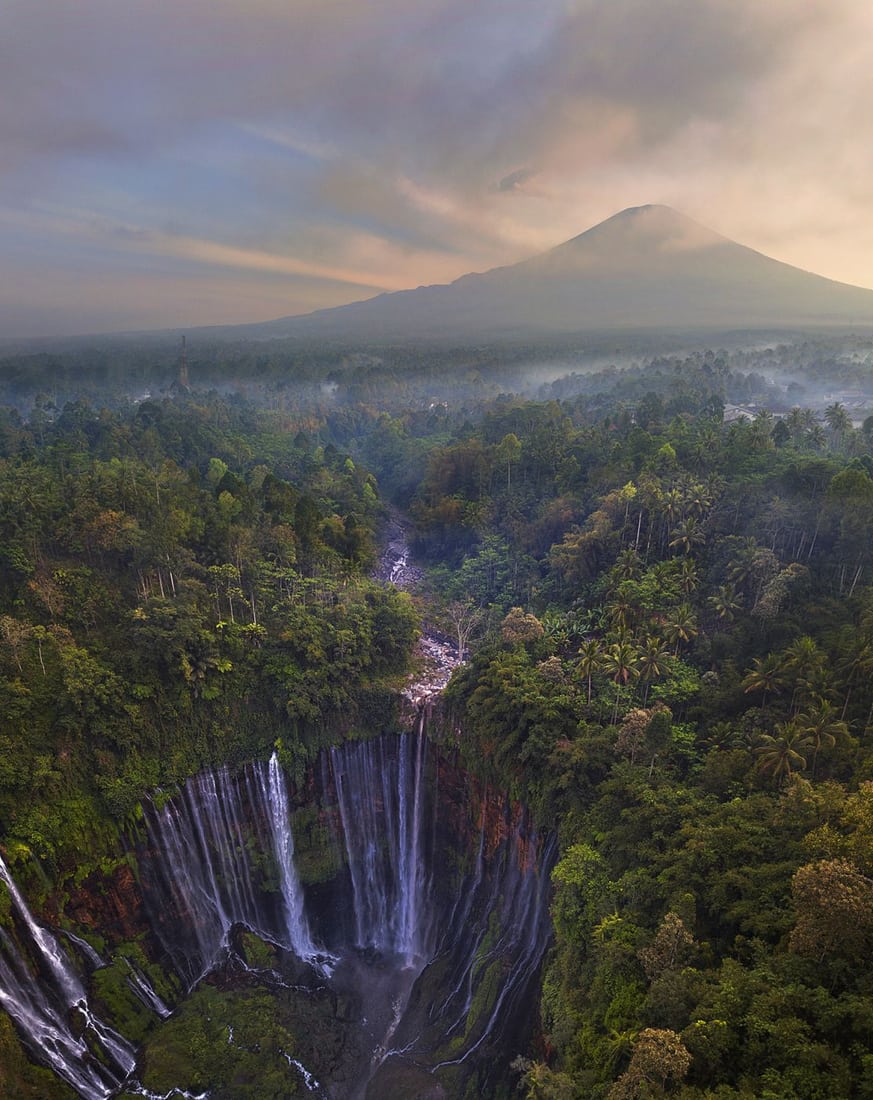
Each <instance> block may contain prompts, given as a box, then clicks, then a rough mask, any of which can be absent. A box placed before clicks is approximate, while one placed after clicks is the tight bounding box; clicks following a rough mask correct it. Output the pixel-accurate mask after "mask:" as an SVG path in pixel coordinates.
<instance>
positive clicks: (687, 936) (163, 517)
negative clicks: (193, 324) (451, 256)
mask: <svg viewBox="0 0 873 1100" xmlns="http://www.w3.org/2000/svg"><path fill="white" fill-rule="evenodd" d="M822 354H823V353H822V351H821V348H820V347H816V348H811V347H810V346H809V345H803V346H799V347H797V348H796V360H795V361H794V362H792V358H791V351H790V349H786V348H783V349H777V350H772V351H770V352H768V353H766V355H767V356H769V361H770V363H771V365H772V364H773V363H774V362H775V361H776V360H777V359H778V361H779V363H780V369H782V370H783V371H784V375H783V376H782V380H781V381H780V382H774V380H773V377H772V376H768V377H765V376H764V375H763V374H760V373H757V370H756V368H757V367H758V366H759V365H760V363H761V360H762V357H766V356H764V353H758V352H750V353H736V354H734V355H733V356H732V357H725V356H716V355H714V354H713V353H708V354H706V355H704V354H699V355H693V356H689V357H686V358H684V359H678V358H677V359H672V360H660V361H655V362H651V363H648V364H646V365H637V366H634V367H633V368H632V369H630V370H627V371H619V370H615V369H611V370H610V369H607V370H605V371H601V372H599V373H597V374H594V373H589V374H586V375H584V376H582V375H580V376H578V377H576V376H572V377H570V376H568V377H566V378H563V379H560V380H557V381H554V382H553V383H548V387H549V388H548V391H547V392H544V393H543V394H542V395H541V396H542V397H543V398H544V399H543V400H530V399H528V398H525V397H521V396H517V395H513V394H511V393H503V394H500V395H498V394H496V393H495V392H494V389H495V386H494V382H493V378H490V377H489V376H488V375H487V374H486V375H485V376H483V375H482V374H480V373H479V367H480V366H481V357H479V358H476V357H473V361H471V363H469V364H468V365H467V366H466V367H461V366H458V365H457V364H455V365H454V366H453V367H452V370H453V372H454V373H453V374H452V376H451V378H452V380H451V385H452V387H454V390H453V392H454V399H453V398H452V397H451V396H449V395H448V394H447V395H445V400H443V394H441V393H438V394H436V396H429V395H430V394H432V391H433V390H434V388H435V387H436V386H437V384H438V377H437V372H431V370H430V367H429V366H427V365H425V367H423V369H422V374H421V376H416V374H415V372H414V370H413V369H412V368H411V367H409V369H408V370H406V369H405V370H403V371H400V370H399V369H398V372H397V374H396V375H393V374H392V373H391V371H392V369H393V368H391V367H390V366H386V365H385V364H384V363H381V362H379V363H363V362H358V363H357V364H355V365H354V366H352V367H349V369H348V373H347V374H345V375H344V376H343V377H342V379H340V380H339V381H336V380H334V381H331V382H330V384H329V387H328V388H327V389H325V388H324V386H322V384H321V383H316V382H313V390H312V393H311V394H310V395H309V398H308V399H306V400H304V399H303V397H301V396H300V395H298V397H297V398H295V399H294V400H293V401H292V400H290V399H289V400H288V401H285V400H283V399H281V398H280V397H278V396H277V397H275V399H274V400H271V401H269V402H268V404H270V405H271V406H272V408H271V409H270V410H269V411H263V410H261V411H259V410H257V409H256V408H254V406H252V405H249V404H248V403H247V402H246V401H245V400H243V399H241V398H239V397H229V398H228V397H219V396H217V395H215V394H211V395H203V394H198V393H195V394H193V395H177V396H175V397H170V396H167V397H164V398H162V399H160V400H147V401H142V402H139V403H138V404H125V403H122V404H119V405H118V406H117V407H116V408H113V409H106V408H101V407H99V406H98V405H96V404H95V405H89V404H87V403H85V402H72V403H68V404H66V405H64V406H62V407H61V408H58V407H57V406H56V405H54V404H52V403H51V402H49V401H47V400H40V401H39V402H37V403H36V405H34V406H33V408H32V410H30V411H29V412H28V415H27V416H26V418H25V417H22V416H21V415H19V413H17V412H15V411H13V410H11V409H9V410H6V411H5V412H3V414H2V420H0V456H2V457H0V555H2V569H0V583H2V588H0V691H2V696H3V703H2V705H3V710H4V721H3V724H2V753H0V828H2V844H3V848H4V852H5V854H6V856H7V861H8V862H10V863H11V864H12V865H19V866H20V867H21V868H22V871H23V872H25V871H26V869H28V868H30V869H32V867H33V862H34V857H35V858H36V860H38V861H39V864H40V866H41V867H42V868H43V869H44V870H45V872H46V875H47V876H48V877H53V876H54V877H55V879H56V882H57V881H67V880H71V879H72V878H73V877H74V876H75V873H76V852H77V849H81V848H83V847H84V848H87V850H88V851H89V852H91V853H93V852H95V851H96V847H98V846H99V845H97V844H95V839H94V838H95V836H99V834H100V832H101V831H106V832H107V833H110V832H113V830H115V829H116V827H117V822H118V821H119V820H121V819H123V818H124V817H125V815H133V816H135V815H136V812H137V809H136V808H137V805H138V802H139V800H140V799H141V798H142V797H143V796H144V795H145V794H146V793H147V792H148V791H150V790H153V789H155V788H156V787H160V786H167V787H170V786H172V785H173V784H174V783H177V782H180V781H182V780H184V779H185V778H186V777H187V776H189V775H191V774H193V773H194V772H196V771H197V770H198V769H199V768H201V767H202V766H204V765H207V764H211V763H216V762H224V761H231V762H236V761H243V760H246V759H251V758H260V759H264V758H265V757H266V756H267V755H269V753H270V752H271V751H272V749H273V747H274V745H276V744H277V743H278V744H279V745H280V749H281V755H282V759H283V762H284V763H285V765H286V767H287V768H288V769H289V770H290V771H292V773H295V774H298V775H302V773H303V770H304V769H305V767H306V765H307V763H308V762H309V761H311V760H312V759H313V758H314V756H315V754H316V753H317V751H318V750H319V748H321V747H323V746H324V745H326V744H329V743H331V742H332V741H336V740H338V739H341V738H345V737H349V736H352V737H354V736H359V735H360V734H362V733H363V732H370V733H372V732H374V731H378V730H381V729H384V728H385V725H386V722H389V723H390V720H391V719H390V715H391V713H392V708H393V707H394V706H395V704H396V699H397V692H398V691H399V688H400V687H401V686H402V683H403V681H404V677H405V675H406V673H407V671H408V669H409V666H410V654H411V649H412V643H413V640H414V637H415V634H416V631H417V624H418V613H417V612H416V610H415V608H414V607H413V604H412V601H411V600H410V599H409V597H408V596H406V595H405V594H402V593H398V592H396V591H394V590H393V589H391V588H390V587H385V586H382V585H379V584H377V583H375V582H373V581H371V580H370V579H369V576H370V573H371V570H372V567H373V563H374V556H375V552H376V547H377V542H378V524H379V520H380V516H381V515H382V510H383V508H384V502H385V499H386V498H390V499H391V500H392V501H393V502H394V504H396V505H399V506H400V507H402V508H403V509H404V510H405V511H406V513H407V514H408V516H409V517H410V523H411V524H412V531H413V535H414V543H415V550H416V552H417V554H418V558H419V561H420V562H421V563H422V565H423V566H424V567H425V569H426V580H425V592H426V602H425V604H424V614H425V615H426V617H427V618H428V619H429V620H430V621H431V623H433V624H435V625H436V626H438V627H440V628H441V629H442V630H443V631H444V632H445V633H446V634H447V635H449V636H455V637H458V638H459V639H461V640H462V641H463V642H464V643H465V644H466V646H467V648H468V649H469V651H470V654H471V656H470V660H469V661H468V663H467V664H466V666H465V667H463V668H462V669H461V670H459V672H457V673H456V674H455V677H454V678H453V681H452V683H451V684H450V686H449V688H448V690H447V692H446V697H445V706H444V708H443V709H444V714H443V719H442V721H441V724H440V728H439V731H438V732H436V733H435V736H438V737H439V738H440V739H441V740H442V741H443V743H444V745H445V747H446V750H447V751H449V752H452V753H457V754H458V756H459V758H460V760H461V762H462V763H463V764H464V765H466V767H467V768H468V769H469V771H471V772H472V773H474V774H475V775H476V776H477V777H479V779H480V780H483V781H484V782H485V783H487V784H489V785H491V786H492V787H493V788H494V789H497V790H506V791H508V792H509V794H510V796H511V797H512V798H513V799H517V800H520V801H521V802H524V803H525V804H527V805H528V806H529V807H530V808H531V809H532V811H533V812H534V814H535V816H536V819H537V822H538V824H539V825H540V826H542V827H545V828H548V829H551V830H554V831H556V833H557V836H558V840H559V845H560V856H559V860H558V863H557V866H556V868H555V871H554V874H553V888H554V895H553V903H552V918H553V926H554V943H553V945H552V948H551V953H550V955H549V957H548V962H547V966H546V971H545V975H544V980H543V989H542V1001H541V1005H540V1027H539V1032H540V1037H539V1040H538V1042H537V1043H536V1044H535V1046H534V1047H533V1048H532V1049H529V1050H524V1051H517V1052H516V1053H517V1055H518V1058H517V1060H516V1062H515V1069H516V1071H517V1079H518V1082H519V1087H520V1090H521V1091H520V1095H527V1096H528V1097H529V1098H531V1100H533V1098H537V1100H547V1098H549V1100H552V1098H554V1100H558V1098H560V1100H565V1098H566V1100H569V1098H581V1097H586V1098H587V1097H594V1098H597V1097H601V1098H608V1100H622V1098H625V1097H627V1098H633V1097H638V1098H645V1097H655V1096H662V1095H667V1094H669V1095H675V1096H678V1097H682V1098H684V1100H703V1098H712V1100H714V1098H719V1100H729V1098H731V1097H736V1098H740V1097H742V1098H747V1100H752V1098H765V1097H766V1098H770V1100H828V1098H830V1100H832V1098H835V1097H865V1096H873V977H871V975H870V970H869V966H868V964H867V960H868V958H869V953H870V950H871V948H873V746H871V741H870V737H871V729H873V675H871V674H873V539H871V534H873V454H871V442H873V418H871V419H863V417H855V418H854V419H853V417H852V416H851V415H850V413H849V412H848V411H847V408H846V407H845V404H844V403H843V402H842V401H840V400H837V399H833V400H831V401H830V402H829V403H828V404H826V405H824V406H822V411H821V413H818V412H817V411H815V410H814V409H813V408H808V407H805V406H804V405H803V403H802V402H801V403H798V402H797V401H796V400H794V399H795V398H799V397H801V396H802V394H803V387H804V386H810V387H811V381H812V379H813V378H814V375H815V372H814V370H813V369H812V368H811V363H813V362H815V363H821V361H822ZM792 372H793V373H792ZM792 378H794V379H795V381H791V379H792ZM832 378H834V379H839V381H840V384H841V385H843V386H848V385H853V386H857V385H862V384H866V383H865V381H864V380H865V378H866V374H865V366H864V361H863V358H862V357H861V358H859V356H858V355H856V354H854V351H853V353H852V355H851V356H850V357H848V358H846V357H843V358H842V359H840V358H839V357H838V356H837V355H836V353H835V357H834V370H833V372H832ZM796 379H800V380H801V382H802V383H803V385H801V384H800V383H799V382H797V381H796ZM389 382H391V389H390V391H387V392H386V394H385V398H384V400H382V399H381V398H380V388H381V387H383V386H386V385H388V383H389ZM325 385H327V383H325ZM792 387H793V389H792ZM437 397H438V398H439V399H436V398H437ZM741 400H746V401H754V402H755V403H756V405H757V411H754V412H750V413H749V414H748V415H746V416H738V417H735V418H734V419H732V420H731V421H730V422H727V421H726V420H725V417H724V409H725V402H726V401H731V402H737V401H741ZM773 410H775V412H774V411H773ZM27 873H32V870H31V871H27ZM45 889H46V892H47V893H48V891H49V886H48V885H46V888H45ZM9 1042H11V1038H10V1039H9ZM7 1045H8V1044H7ZM10 1059H13V1055H12V1054H9V1055H8V1056H6V1055H4V1060H5V1062H4V1064H5V1063H8V1064H10V1065H11V1064H12V1062H11V1061H10ZM33 1095H38V1093H33ZM240 1095H247V1094H245V1093H240Z"/></svg>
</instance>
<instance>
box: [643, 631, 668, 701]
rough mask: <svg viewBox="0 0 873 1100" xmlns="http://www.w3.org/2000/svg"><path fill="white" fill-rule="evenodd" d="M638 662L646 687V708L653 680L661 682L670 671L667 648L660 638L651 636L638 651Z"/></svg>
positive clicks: (644, 694) (644, 697)
mask: <svg viewBox="0 0 873 1100" xmlns="http://www.w3.org/2000/svg"><path fill="white" fill-rule="evenodd" d="M637 661H638V667H639V672H640V679H641V680H642V681H643V683H644V684H645V685H646V687H645V691H644V692H643V706H645V705H646V702H647V701H648V698H649V688H650V687H651V686H652V680H660V678H661V677H662V676H663V675H664V673H665V672H666V671H667V669H668V664H669V658H668V655H667V647H666V646H665V645H664V643H663V642H662V641H661V639H660V638H656V637H655V636H654V635H650V636H649V637H648V638H646V640H645V641H644V642H643V644H642V646H641V647H640V648H639V650H637Z"/></svg>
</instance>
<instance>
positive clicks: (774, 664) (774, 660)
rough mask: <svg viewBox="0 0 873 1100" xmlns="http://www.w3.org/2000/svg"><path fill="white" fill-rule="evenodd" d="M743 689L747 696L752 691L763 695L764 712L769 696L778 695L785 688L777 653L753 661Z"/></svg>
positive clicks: (783, 675) (762, 705) (782, 671)
mask: <svg viewBox="0 0 873 1100" xmlns="http://www.w3.org/2000/svg"><path fill="white" fill-rule="evenodd" d="M742 687H743V691H744V692H745V693H746V695H748V694H749V692H752V691H760V692H761V693H762V696H761V710H762V711H763V709H764V707H765V706H766V704H767V696H768V695H769V694H771V692H772V693H773V694H774V695H778V694H779V692H780V690H781V689H782V688H784V687H785V674H784V670H783V667H782V662H781V661H780V660H779V658H778V657H777V656H776V655H775V653H768V654H767V656H766V657H755V658H754V659H753V660H752V667H751V668H750V669H749V671H748V672H747V673H746V675H745V676H744V677H743V682H742Z"/></svg>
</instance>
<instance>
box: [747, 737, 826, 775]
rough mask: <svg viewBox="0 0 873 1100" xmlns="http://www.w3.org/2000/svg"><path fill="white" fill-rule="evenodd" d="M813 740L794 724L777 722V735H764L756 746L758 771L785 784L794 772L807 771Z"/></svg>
mask: <svg viewBox="0 0 873 1100" xmlns="http://www.w3.org/2000/svg"><path fill="white" fill-rule="evenodd" d="M812 744H813V740H812V738H811V737H810V736H809V735H808V734H806V733H804V732H803V730H801V729H799V728H798V726H797V725H795V723H793V722H777V723H776V727H775V733H772V734H770V733H762V734H761V735H760V736H759V738H758V742H757V744H756V745H755V749H754V752H755V755H756V756H757V757H758V770H759V771H760V772H764V773H768V774H769V775H771V776H772V777H773V779H774V780H775V781H776V782H777V783H778V784H780V785H781V784H785V783H787V782H788V780H789V779H790V778H791V776H792V775H793V773H794V772H796V771H804V770H805V769H806V754H807V752H808V750H809V749H810V748H811V747H812Z"/></svg>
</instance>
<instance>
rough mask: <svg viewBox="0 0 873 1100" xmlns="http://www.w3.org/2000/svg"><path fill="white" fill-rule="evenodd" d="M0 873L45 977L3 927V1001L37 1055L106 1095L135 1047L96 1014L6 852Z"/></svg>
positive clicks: (126, 1069)
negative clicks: (73, 1022) (80, 1024)
mask: <svg viewBox="0 0 873 1100" xmlns="http://www.w3.org/2000/svg"><path fill="white" fill-rule="evenodd" d="M0 879H2V880H3V882H4V883H5V884H6V888H7V889H8V891H9V894H10V896H11V898H12V903H13V906H14V909H15V912H16V913H17V914H18V917H19V918H20V920H21V922H22V924H23V926H24V928H25V930H26V932H27V934H28V939H29V948H28V950H29V951H30V953H31V954H32V964H33V965H35V966H36V967H37V968H38V969H39V970H40V971H41V972H42V973H43V975H44V977H43V979H42V980H41V981H38V980H36V979H35V977H34V974H33V973H32V972H31V964H30V963H29V962H28V960H27V959H26V958H25V955H24V954H23V952H22V949H21V948H20V947H19V945H17V944H16V943H15V942H14V941H13V940H12V938H11V937H10V936H9V935H8V934H7V933H6V931H5V930H3V929H0V947H2V950H0V1005H2V1006H3V1008H5V1009H6V1011H7V1012H8V1013H9V1015H10V1016H11V1017H12V1019H13V1020H14V1021H15V1022H16V1024H17V1025H18V1027H19V1028H20V1030H21V1031H22V1033H23V1034H24V1036H25V1037H26V1040H27V1042H28V1045H29V1046H30V1047H31V1049H32V1050H33V1052H34V1055H35V1056H37V1057H38V1058H39V1059H40V1060H41V1061H43V1062H44V1063H45V1064H46V1065H48V1066H49V1067H50V1068H51V1069H53V1070H54V1071H55V1073H57V1074H58V1076H59V1077H62V1078H63V1079H64V1080H65V1081H67V1082H68V1083H69V1084H70V1085H71V1086H72V1087H73V1088H74V1089H75V1090H76V1091H77V1092H78V1093H79V1094H80V1095H81V1096H84V1097H86V1098H87V1100H103V1098H105V1097H108V1096H110V1095H111V1093H112V1092H113V1091H114V1090H115V1088H116V1086H118V1085H119V1084H120V1083H121V1082H122V1081H123V1080H124V1079H125V1078H126V1077H127V1076H128V1075H129V1074H130V1073H131V1072H132V1071H133V1068H134V1055H133V1049H132V1047H131V1046H130V1044H129V1043H128V1042H127V1041H126V1040H125V1039H124V1038H123V1037H122V1036H121V1035H119V1034H118V1033H117V1032H116V1031H114V1030H113V1029H112V1028H110V1027H108V1026H107V1025H106V1024H105V1023H103V1021H102V1020H100V1019H98V1018H97V1017H96V1016H95V1015H94V1014H93V1012H92V1011H91V1009H90V1007H89V1006H88V1003H87V1000H86V997H85V990H84V987H83V985H82V983H81V981H80V979H79V976H78V975H77V974H76V972H75V970H74V969H73V967H72V964H71V963H70V961H69V959H68V958H67V956H66V955H65V954H64V952H63V950H62V949H61V947H60V945H59V944H58V942H57V940H56V939H55V938H54V936H52V934H51V933H50V932H49V931H48V930H47V929H45V928H43V927H42V926H41V925H39V924H38V923H37V922H36V920H34V917H33V915H32V914H31V912H30V909H29V908H28V906H27V903H26V902H25V900H24V898H23V897H22V895H21V893H20V891H19V889H18V887H17V885H16V884H15V881H14V880H13V878H12V875H11V874H10V873H9V869H8V868H7V866H6V864H5V862H4V861H3V859H2V858H0ZM71 1009H76V1010H77V1011H78V1012H79V1013H80V1014H81V1016H82V1018H83V1020H84V1022H85V1028H84V1032H83V1035H82V1037H78V1036H76V1035H75V1034H74V1033H73V1031H72V1029H71V1026H70V1022H69V1019H70V1016H69V1013H70V1010H71ZM85 1035H88V1036H89V1038H90V1040H91V1042H92V1043H93V1044H94V1046H95V1047H96V1048H97V1049H99V1050H100V1051H101V1052H102V1054H103V1056H104V1059H105V1063H106V1064H105V1065H104V1064H103V1063H102V1062H101V1061H98V1060H97V1059H96V1058H94V1057H93V1055H92V1054H91V1052H90V1050H89V1047H88V1044H87V1043H86V1042H85V1038H84V1036H85Z"/></svg>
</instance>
